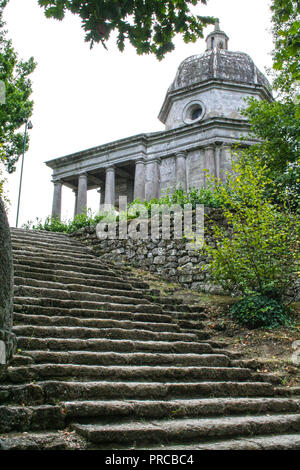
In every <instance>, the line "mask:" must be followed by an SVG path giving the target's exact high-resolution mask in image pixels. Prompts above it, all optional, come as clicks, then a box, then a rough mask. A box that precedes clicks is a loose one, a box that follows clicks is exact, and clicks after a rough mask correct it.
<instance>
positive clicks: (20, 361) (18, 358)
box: [10, 354, 34, 367]
mask: <svg viewBox="0 0 300 470" xmlns="http://www.w3.org/2000/svg"><path fill="white" fill-rule="evenodd" d="M33 363H34V360H33V358H32V357H30V356H29V355H26V356H23V355H21V354H15V355H14V356H13V358H12V360H11V361H10V366H13V367H19V366H25V365H28V364H33Z"/></svg>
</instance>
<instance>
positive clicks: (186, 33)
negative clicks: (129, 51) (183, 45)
mask: <svg viewBox="0 0 300 470" xmlns="http://www.w3.org/2000/svg"><path fill="white" fill-rule="evenodd" d="M198 3H202V4H204V5H205V4H206V3H207V2H206V0H172V1H161V0H124V1H119V0H87V1H84V0H69V1H68V0H39V4H40V6H41V7H43V8H44V9H45V14H46V16H47V17H52V18H56V19H59V20H61V19H63V18H64V15H65V13H66V11H70V12H72V13H74V14H76V15H78V16H79V17H80V18H81V21H82V27H83V29H84V31H85V32H86V35H85V40H86V41H87V42H90V45H91V47H92V46H93V44H94V43H99V42H101V43H102V44H103V45H104V46H105V43H106V42H107V41H108V39H109V38H110V35H111V33H112V32H113V31H117V32H118V37H117V46H118V48H119V50H120V51H123V50H124V47H125V42H126V41H127V40H128V41H129V42H130V43H131V44H132V46H133V47H134V48H135V49H136V51H137V53H138V54H150V53H151V54H154V55H155V56H156V57H157V58H158V59H159V60H161V59H163V57H164V56H165V54H166V53H167V52H170V51H172V50H173V49H174V42H173V38H174V36H175V34H181V35H182V36H183V39H184V41H185V42H195V41H196V39H197V38H199V37H203V28H204V27H205V26H206V25H208V24H213V23H214V18H212V17H206V16H197V15H193V14H192V12H191V11H190V7H191V6H195V5H197V4H198Z"/></svg>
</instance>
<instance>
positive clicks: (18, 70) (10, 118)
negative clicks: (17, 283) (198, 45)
mask: <svg viewBox="0 0 300 470" xmlns="http://www.w3.org/2000/svg"><path fill="white" fill-rule="evenodd" d="M7 1H8V0H1V1H0V84H1V104H0V163H1V162H2V163H4V164H5V166H6V169H7V170H8V172H9V173H11V172H13V171H14V170H15V164H16V162H17V161H18V158H19V156H20V155H21V153H22V150H23V134H21V133H20V132H17V131H18V129H19V128H20V127H21V125H22V124H23V122H24V119H28V118H29V117H30V116H31V113H32V108H33V102H32V101H30V99H29V97H30V94H31V92H32V88H31V82H30V80H29V78H28V76H29V75H30V74H31V73H32V72H33V70H34V68H35V63H34V60H33V58H31V59H29V60H28V61H22V60H19V59H18V56H17V53H16V52H15V51H14V49H13V47H12V43H11V41H10V40H9V39H7V38H6V31H4V26H5V23H4V22H3V9H4V8H5V6H6V4H7ZM27 144H28V143H27ZM3 200H5V198H4V196H3V179H2V174H1V168H0V350H1V354H0V355H1V364H3V362H5V363H7V362H8V361H9V360H10V358H11V357H12V355H13V353H14V350H15V347H16V338H15V335H14V334H13V333H12V332H11V328H12V318H13V257H12V250H11V239H10V231H9V225H8V220H7V216H6V212H5V207H4V202H3ZM1 367H2V366H1V365H0V369H1Z"/></svg>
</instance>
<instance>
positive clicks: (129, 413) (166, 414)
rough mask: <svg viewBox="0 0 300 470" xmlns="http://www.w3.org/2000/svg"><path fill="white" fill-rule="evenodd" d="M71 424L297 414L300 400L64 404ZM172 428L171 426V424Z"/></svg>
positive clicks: (209, 400)
mask: <svg viewBox="0 0 300 470" xmlns="http://www.w3.org/2000/svg"><path fill="white" fill-rule="evenodd" d="M61 406H62V407H63V408H64V409H65V411H66V413H65V415H66V417H67V418H68V420H70V419H71V420H72V419H74V418H77V419H78V418H87V417H88V418H91V417H95V418H100V419H101V418H104V417H111V418H113V417H118V418H171V419H172V418H185V417H192V416H197V417H201V416H203V417H206V416H224V412H225V410H226V414H227V416H230V415H237V414H241V413H246V414H256V415H257V414H265V413H285V412H290V413H292V412H293V413H296V412H298V411H299V410H300V400H293V399H290V400H286V399H282V398H208V399H205V398H202V399H189V400H185V399H176V400H163V401H161V400H157V401H151V400H132V401H131V400H130V401H126V400H124V401H75V402H64V403H62V404H61ZM170 424H171V423H170Z"/></svg>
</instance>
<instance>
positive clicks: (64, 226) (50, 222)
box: [23, 210, 105, 233]
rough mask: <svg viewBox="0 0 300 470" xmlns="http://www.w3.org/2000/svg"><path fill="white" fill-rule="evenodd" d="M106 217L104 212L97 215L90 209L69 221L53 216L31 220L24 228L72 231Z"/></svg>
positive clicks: (94, 223) (96, 222)
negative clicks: (43, 219)
mask: <svg viewBox="0 0 300 470" xmlns="http://www.w3.org/2000/svg"><path fill="white" fill-rule="evenodd" d="M104 217H105V216H104V214H97V215H95V214H93V213H92V211H91V210H88V211H87V212H85V213H83V214H78V215H76V216H75V217H74V219H71V220H67V221H60V220H58V219H54V218H52V217H47V218H46V219H45V221H44V222H43V221H42V220H41V219H38V218H37V219H36V222H35V223H34V222H33V221H29V222H27V223H26V224H24V225H23V228H25V229H27V230H42V231H47V232H64V233H72V232H76V230H79V229H80V228H83V227H89V226H93V225H97V224H98V223H99V222H100V221H101V220H102V219H103V218H104Z"/></svg>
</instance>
